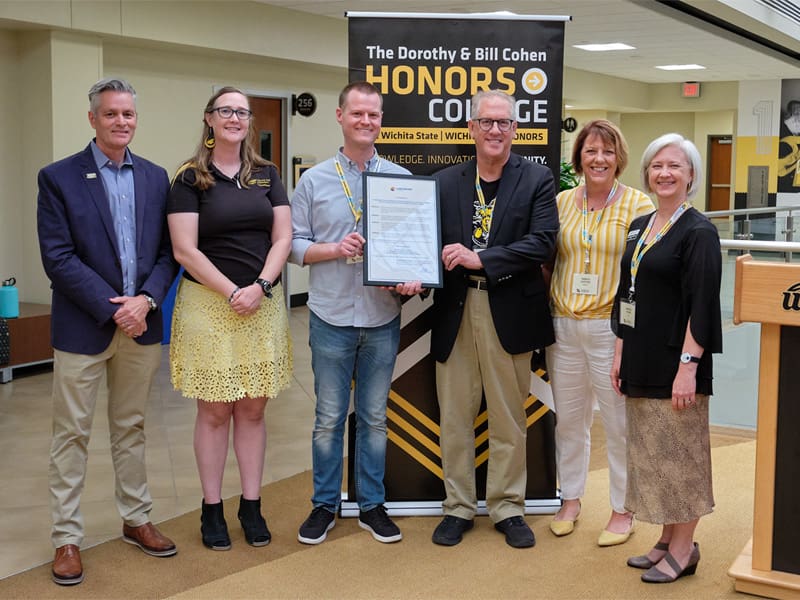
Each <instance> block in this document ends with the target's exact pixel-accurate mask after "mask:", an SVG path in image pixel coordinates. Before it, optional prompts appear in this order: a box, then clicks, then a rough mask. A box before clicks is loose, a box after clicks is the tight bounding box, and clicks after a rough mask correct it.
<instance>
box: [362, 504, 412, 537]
mask: <svg viewBox="0 0 800 600" xmlns="http://www.w3.org/2000/svg"><path fill="white" fill-rule="evenodd" d="M358 525H359V526H360V527H361V528H362V529H366V530H367V531H369V532H370V533H371V534H372V537H374V538H375V539H376V540H378V541H379V542H383V543H384V544H390V543H392V542H399V541H400V540H402V539H403V534H402V533H400V528H399V527H398V526H397V525H395V524H394V521H392V520H391V519H390V518H389V515H387V514H386V508H385V507H384V506H383V504H379V505H378V506H376V507H375V508H373V509H371V510H368V511H366V512H365V511H363V510H362V511H361V512H360V513H359V514H358Z"/></svg>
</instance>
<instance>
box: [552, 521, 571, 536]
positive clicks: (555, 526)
mask: <svg viewBox="0 0 800 600" xmlns="http://www.w3.org/2000/svg"><path fill="white" fill-rule="evenodd" d="M577 520H578V519H577V518H576V519H575V521H577ZM575 521H555V520H554V521H550V531H552V532H553V533H554V534H556V535H557V536H558V537H561V536H563V535H569V534H570V533H572V532H573V531H575Z"/></svg>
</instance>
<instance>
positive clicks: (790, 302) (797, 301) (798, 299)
mask: <svg viewBox="0 0 800 600" xmlns="http://www.w3.org/2000/svg"><path fill="white" fill-rule="evenodd" d="M783 310H800V282H798V283H795V284H792V285H791V286H789V288H788V289H787V290H786V291H785V292H783Z"/></svg>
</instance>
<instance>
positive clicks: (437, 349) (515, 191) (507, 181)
mask: <svg viewBox="0 0 800 600" xmlns="http://www.w3.org/2000/svg"><path fill="white" fill-rule="evenodd" d="M475 169H476V161H475V159H473V160H470V161H468V162H465V163H461V164H458V165H454V166H452V167H448V168H446V169H444V170H442V171H439V172H438V173H437V174H436V175H435V176H436V178H437V179H438V181H439V194H440V202H441V217H442V243H443V244H444V245H446V244H452V243H461V244H463V245H464V246H466V247H467V248H471V247H472V215H473V210H474V208H473V202H474V198H475ZM557 235H558V209H557V208H556V202H555V183H554V180H553V174H552V172H551V171H550V169H548V168H546V167H543V166H541V165H536V164H534V163H532V162H530V161H528V160H525V159H523V158H522V157H521V156H518V155H517V154H513V153H512V154H511V156H510V158H509V159H508V162H507V163H506V164H505V166H504V167H503V174H502V177H501V179H500V186H499V188H498V190H497V200H496V202H495V207H494V213H493V217H492V227H491V229H490V231H489V240H488V243H487V247H486V249H485V250H483V251H482V252H481V253H480V257H481V262H482V263H483V266H484V269H485V271H486V277H487V279H488V291H487V292H486V293H488V294H489V305H490V308H491V313H492V321H493V322H494V327H495V330H496V331H497V335H498V337H499V338H500V343H501V344H502V346H503V348H504V349H505V351H506V352H508V353H509V354H520V353H522V352H530V351H531V350H534V349H537V348H544V347H545V346H548V345H550V344H552V343H553V341H554V340H555V337H554V334H553V322H552V319H551V317H550V307H549V302H548V297H547V288H546V286H545V282H544V279H543V277H542V270H541V265H542V263H543V262H545V261H547V260H548V259H549V258H550V257H551V255H552V253H553V251H554V249H555V243H556V236H557ZM468 275H469V271H468V270H467V269H465V268H463V267H461V266H459V267H456V268H455V269H453V270H452V271H445V272H444V287H443V288H442V289H437V290H436V291H435V292H434V294H433V306H434V309H433V315H432V316H433V327H432V333H431V354H433V357H434V358H435V359H436V360H437V361H439V362H444V361H446V360H447V357H448V356H449V355H450V351H451V350H452V349H453V344H454V343H455V340H456V335H457V334H458V329H459V326H460V325H461V317H462V315H463V313H464V302H465V300H466V297H467V279H468Z"/></svg>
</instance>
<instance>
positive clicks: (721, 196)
mask: <svg viewBox="0 0 800 600" xmlns="http://www.w3.org/2000/svg"><path fill="white" fill-rule="evenodd" d="M732 149H733V139H732V138H731V136H729V135H710V136H708V177H707V182H708V183H707V184H706V199H707V202H706V210H709V211H712V210H730V209H731V208H732V206H731V197H732V196H731V156H732Z"/></svg>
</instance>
